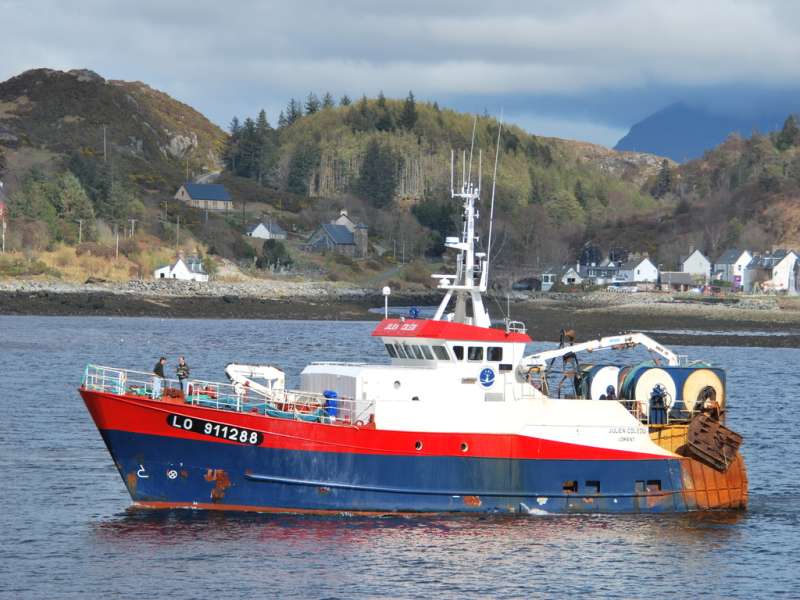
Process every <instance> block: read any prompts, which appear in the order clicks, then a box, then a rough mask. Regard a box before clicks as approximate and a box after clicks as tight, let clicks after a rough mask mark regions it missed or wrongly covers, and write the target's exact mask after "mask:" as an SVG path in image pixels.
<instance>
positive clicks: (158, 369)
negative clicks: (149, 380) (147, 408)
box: [153, 356, 167, 400]
mask: <svg viewBox="0 0 800 600" xmlns="http://www.w3.org/2000/svg"><path fill="white" fill-rule="evenodd" d="M165 364H167V359H166V358H165V357H163V356H162V357H161V358H159V359H158V362H157V363H156V366H155V367H153V400H156V399H158V398H160V397H161V388H162V387H163V384H164V378H165V376H164V365H165Z"/></svg>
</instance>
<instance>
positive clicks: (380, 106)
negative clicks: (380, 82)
mask: <svg viewBox="0 0 800 600" xmlns="http://www.w3.org/2000/svg"><path fill="white" fill-rule="evenodd" d="M377 113H378V118H377V119H376V120H375V129H377V130H378V131H393V130H394V118H393V117H392V113H391V112H390V110H389V106H388V105H387V103H386V96H384V95H383V90H381V91H380V93H378V102H377Z"/></svg>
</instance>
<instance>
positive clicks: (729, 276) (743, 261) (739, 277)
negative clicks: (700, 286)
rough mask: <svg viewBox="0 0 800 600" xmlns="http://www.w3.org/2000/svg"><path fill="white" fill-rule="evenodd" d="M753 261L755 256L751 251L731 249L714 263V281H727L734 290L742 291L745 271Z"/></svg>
mask: <svg viewBox="0 0 800 600" xmlns="http://www.w3.org/2000/svg"><path fill="white" fill-rule="evenodd" d="M752 260H753V255H752V253H751V252H750V251H749V250H740V249H739V248H730V249H728V250H726V251H725V252H723V253H722V254H721V255H720V257H719V258H718V259H717V260H715V261H714V272H713V276H712V279H718V280H720V281H727V282H728V283H730V284H731V289H732V290H741V289H742V286H743V284H744V271H745V269H746V268H747V266H748V265H749V264H750V261H752Z"/></svg>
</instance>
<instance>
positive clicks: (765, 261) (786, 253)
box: [742, 248, 800, 295]
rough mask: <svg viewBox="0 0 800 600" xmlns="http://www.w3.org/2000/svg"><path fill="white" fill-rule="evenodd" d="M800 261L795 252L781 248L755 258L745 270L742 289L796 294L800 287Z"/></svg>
mask: <svg viewBox="0 0 800 600" xmlns="http://www.w3.org/2000/svg"><path fill="white" fill-rule="evenodd" d="M798 279H800V259H798V255H797V254H796V253H795V252H794V251H793V250H786V249H784V248H779V249H777V250H773V251H772V252H765V253H764V254H758V255H756V256H754V257H753V259H752V260H751V261H750V263H749V264H748V265H747V267H746V268H745V270H744V275H743V277H742V289H743V290H744V291H746V292H756V293H757V292H785V293H787V294H792V295H793V294H796V293H797V292H798V289H800V285H798V284H799V282H798Z"/></svg>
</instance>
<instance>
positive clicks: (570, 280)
mask: <svg viewBox="0 0 800 600" xmlns="http://www.w3.org/2000/svg"><path fill="white" fill-rule="evenodd" d="M578 269H579V265H575V266H574V267H572V266H565V267H562V268H561V272H560V273H559V278H558V280H559V281H560V282H561V283H562V284H564V285H580V284H581V283H583V277H581V274H580V272H579V271H578Z"/></svg>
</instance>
